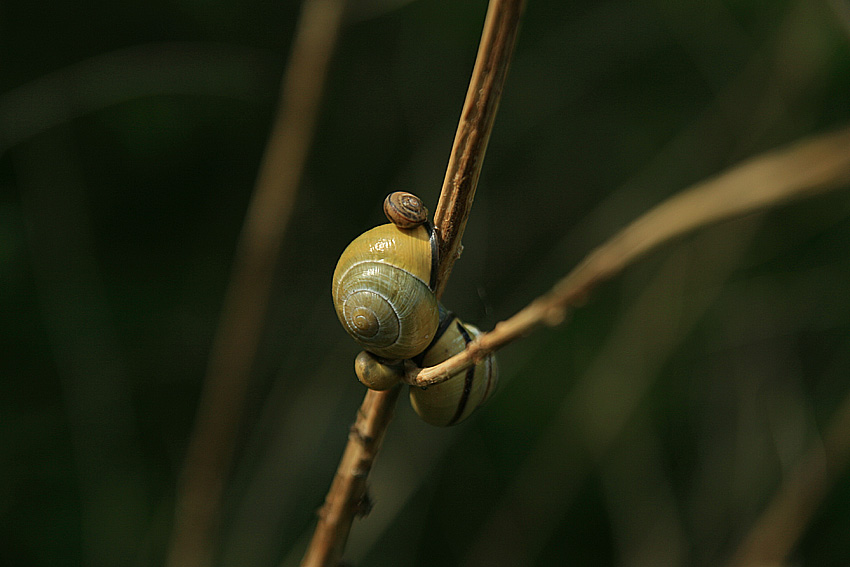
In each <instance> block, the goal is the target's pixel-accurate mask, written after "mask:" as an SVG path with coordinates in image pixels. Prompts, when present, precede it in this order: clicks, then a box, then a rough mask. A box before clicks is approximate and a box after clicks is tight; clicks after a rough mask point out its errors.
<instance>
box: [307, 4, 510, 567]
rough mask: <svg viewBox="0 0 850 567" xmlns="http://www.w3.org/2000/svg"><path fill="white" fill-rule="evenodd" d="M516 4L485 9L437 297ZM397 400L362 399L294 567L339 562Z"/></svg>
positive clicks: (455, 151) (449, 175)
mask: <svg viewBox="0 0 850 567" xmlns="http://www.w3.org/2000/svg"><path fill="white" fill-rule="evenodd" d="M522 5H523V1H522V0H491V2H490V5H489V7H488V9H487V16H486V19H485V22H484V31H483V33H482V36H481V42H480V44H479V47H478V56H477V58H476V60H475V67H474V69H473V72H472V79H471V80H470V84H469V88H468V90H467V94H466V100H465V102H464V106H463V111H462V113H461V119H460V124H459V125H458V130H457V134H456V136H455V141H454V145H453V146H452V151H451V154H450V157H449V166H448V171H447V172H446V180H445V182H444V183H443V188H442V191H441V193H440V201H439V203H438V204H437V210H436V212H435V215H434V225H435V227H436V228H437V230H438V231H439V233H440V235H441V236H442V241H441V250H440V253H441V255H440V264H439V267H438V276H437V278H438V279H437V291H436V293H437V297H438V298H439V297H440V296H441V295H442V293H443V290H444V289H445V285H446V281H447V280H448V276H449V274H450V273H451V270H452V266H453V265H454V262H455V260H457V256H458V254H457V250H458V249H459V247H460V240H461V237H462V235H463V229H464V227H465V226H466V219H467V218H468V217H469V211H470V209H471V207H472V200H473V197H474V196H475V186H476V185H477V183H478V176H479V173H480V171H481V164H482V162H483V161H484V153H485V151H486V149H487V141H488V139H489V137H490V132H491V131H492V126H493V120H494V119H495V116H496V110H497V109H498V106H499V98H500V97H501V93H502V87H503V85H504V81H505V77H506V73H507V68H508V63H509V62H510V58H511V55H512V53H513V47H514V43H515V39H516V34H517V29H518V27H519V18H520V14H521V12H522ZM398 394H399V387H396V388H393V389H392V390H390V391H386V392H374V391H369V392H367V393H366V397H365V399H364V400H363V404H362V405H361V407H360V412H359V413H358V417H357V422H356V423H355V425H354V428H353V430H352V431H353V433H352V435H350V436H349V439H348V444H347V446H346V448H345V452H344V453H343V457H342V460H341V461H340V465H339V468H338V469H337V472H336V476H335V477H334V480H333V483H332V484H331V488H330V490H329V491H328V495H327V496H326V498H325V504H324V505H323V506H322V509H321V510H320V512H319V521H318V523H317V525H316V530H315V531H314V533H313V538H312V540H311V541H310V545H309V547H308V548H307V552H306V554H305V555H304V558H303V560H302V562H301V565H302V567H331V566H333V567H335V566H336V565H337V564H338V563H339V560H340V558H341V557H342V552H343V551H344V548H345V542H346V539H347V538H348V533H349V530H350V529H351V523H352V520H353V518H354V515H355V513H356V512H357V507H358V504H359V503H361V502H363V501H364V498H365V496H366V479H367V476H368V474H369V471H370V470H371V466H372V462H373V461H374V458H375V455H376V454H377V452H378V450H379V449H380V446H381V440H382V439H383V436H384V432H385V431H386V428H387V426H388V425H389V421H390V416H391V414H392V407H393V405H394V404H395V401H396V399H397V398H398ZM363 427H367V429H365V430H364V429H363ZM364 431H365V432H366V433H368V436H367V437H366V438H365V439H368V443H367V442H364V437H363V433H364Z"/></svg>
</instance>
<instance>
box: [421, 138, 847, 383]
mask: <svg viewBox="0 0 850 567" xmlns="http://www.w3.org/2000/svg"><path fill="white" fill-rule="evenodd" d="M848 148H850V128H848V129H844V130H840V131H838V132H834V133H831V134H827V135H823V136H820V137H817V138H812V139H809V140H806V141H802V142H799V143H796V144H794V145H792V146H791V147H789V148H786V149H782V150H777V151H773V152H769V153H767V154H763V155H761V156H759V157H756V158H753V159H751V160H749V161H746V162H744V163H743V164H741V165H739V166H736V167H734V168H732V169H730V170H728V171H727V172H725V173H723V174H721V175H719V176H717V177H715V178H712V179H709V180H708V181H704V182H702V183H699V184H697V185H695V186H693V187H691V188H690V189H688V190H686V191H684V192H682V193H680V194H678V195H676V196H674V197H671V198H670V199H668V200H667V201H664V202H663V203H661V204H660V205H658V206H657V207H655V208H654V209H652V210H650V211H649V212H647V213H646V214H644V215H643V216H641V217H639V218H638V219H637V220H635V221H634V222H632V224H630V225H629V226H627V227H626V228H624V229H623V230H622V231H620V232H619V233H618V234H617V235H615V236H614V237H613V238H611V239H610V240H609V241H608V242H606V243H605V244H603V245H602V246H600V247H599V248H597V249H596V250H594V251H593V252H592V253H591V254H590V255H589V256H587V258H585V259H584V261H582V262H581V263H580V264H579V265H578V266H576V267H575V269H573V271H572V272H570V273H569V274H568V275H567V276H566V277H565V278H563V279H562V280H561V281H559V282H558V283H557V284H556V285H555V287H553V288H552V290H551V291H549V292H548V293H547V294H545V295H543V296H541V297H539V298H537V299H535V300H534V301H533V302H532V303H530V304H529V305H528V306H527V307H525V308H524V309H522V310H521V311H519V312H518V313H517V314H516V315H514V316H513V317H511V318H510V319H508V320H506V321H503V322H501V323H498V324H497V325H496V327H495V328H494V329H493V330H492V331H490V332H489V333H484V334H482V335H481V336H479V337H478V339H477V340H475V341H473V342H472V343H470V344H469V346H468V347H467V349H466V350H465V351H463V352H462V353H460V354H457V355H455V356H453V357H452V358H450V359H448V360H447V361H445V362H443V363H441V364H438V365H436V366H432V367H429V368H423V369H419V370H417V371H415V372H412V373H410V374H409V375H408V377H407V381H408V382H409V383H410V384H411V385H415V386H420V387H427V386H429V385H433V384H439V383H440V382H444V381H445V380H447V379H448V378H449V377H450V376H452V375H454V374H456V373H457V372H459V371H461V370H463V369H464V368H467V367H469V366H470V365H472V364H474V363H475V362H477V361H479V360H481V358H483V357H484V356H486V355H487V354H489V353H491V352H493V351H495V350H497V349H499V348H501V347H503V346H505V345H506V344H508V343H509V342H511V341H513V340H515V339H517V338H519V337H522V336H524V335H527V334H528V333H530V332H531V331H532V330H534V329H535V328H537V327H539V326H541V325H544V324H545V325H556V324H559V323H560V322H561V321H563V319H564V317H565V316H566V314H567V309H568V308H569V307H574V306H576V305H577V304H579V303H581V302H582V301H583V299H584V298H585V297H586V296H587V295H588V293H590V291H591V290H592V289H593V288H594V287H595V286H596V285H597V284H599V283H600V282H603V281H605V280H608V279H610V278H611V277H613V276H615V275H616V274H618V273H619V272H620V271H621V270H623V268H625V267H626V266H628V265H629V264H631V263H633V262H634V261H635V260H637V259H638V258H640V257H641V256H643V255H644V254H646V253H647V252H649V251H651V250H653V249H655V248H658V247H659V246H661V245H662V244H665V243H667V242H669V241H671V240H673V239H675V238H678V237H680V236H682V235H683V234H686V233H688V232H691V231H694V230H696V229H698V228H701V227H704V226H706V225H708V224H711V223H714V222H718V221H721V220H724V219H730V218H733V217H737V216H741V215H744V214H746V213H750V212H753V211H757V210H759V209H764V208H768V207H772V206H777V205H780V204H782V203H784V202H786V201H789V200H791V199H797V198H802V197H806V196H810V195H814V194H817V193H820V192H822V191H826V190H829V189H835V188H838V187H841V186H844V185H846V184H847V183H850V151H848Z"/></svg>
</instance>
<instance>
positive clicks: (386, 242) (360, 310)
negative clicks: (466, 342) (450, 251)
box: [333, 223, 440, 359]
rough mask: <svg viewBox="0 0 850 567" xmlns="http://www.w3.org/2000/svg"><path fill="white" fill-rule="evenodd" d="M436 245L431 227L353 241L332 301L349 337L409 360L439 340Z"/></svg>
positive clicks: (383, 230) (386, 230)
mask: <svg viewBox="0 0 850 567" xmlns="http://www.w3.org/2000/svg"><path fill="white" fill-rule="evenodd" d="M436 266H437V241H436V236H435V235H434V232H433V229H432V228H431V226H430V225H429V224H427V223H426V224H424V225H420V226H417V227H415V228H412V229H401V228H399V227H397V226H396V225H393V224H385V225H381V226H378V227H375V228H373V229H372V230H369V231H366V232H364V233H363V234H361V235H360V236H359V237H357V238H356V239H354V241H352V242H351V244H349V245H348V247H347V248H346V249H345V251H344V252H343V253H342V256H340V259H339V262H338V263H337V266H336V270H335V271H334V277H333V300H334V307H335V308H336V313H337V316H338V317H339V320H340V322H342V324H343V326H344V327H345V329H346V330H347V331H348V333H349V334H350V335H351V336H352V337H353V338H354V340H355V341H357V342H358V343H360V345H361V346H362V347H363V348H364V349H366V350H367V351H369V352H371V353H372V354H375V355H377V356H380V357H383V358H387V359H401V358H410V357H412V356H414V355H416V354H419V353H420V352H422V351H423V350H424V349H425V347H427V346H428V345H429V344H430V343H431V341H432V340H433V338H434V333H435V332H436V330H437V326H438V325H439V317H440V316H439V309H438V307H437V299H436V297H435V296H434V292H433V287H434V284H435V281H434V278H435V277H436Z"/></svg>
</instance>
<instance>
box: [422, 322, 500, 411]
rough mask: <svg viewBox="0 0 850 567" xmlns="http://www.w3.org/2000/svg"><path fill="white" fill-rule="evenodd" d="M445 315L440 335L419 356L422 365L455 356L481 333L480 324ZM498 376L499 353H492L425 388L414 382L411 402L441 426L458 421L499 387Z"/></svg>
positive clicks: (437, 362) (430, 364)
mask: <svg viewBox="0 0 850 567" xmlns="http://www.w3.org/2000/svg"><path fill="white" fill-rule="evenodd" d="M441 315H443V317H442V320H441V322H440V328H439V329H438V331H437V339H436V340H435V341H434V343H433V344H432V345H431V346H430V347H428V349H427V350H426V351H425V352H424V353H423V354H422V356H421V357H417V359H416V361H417V363H419V365H420V366H423V367H424V366H433V365H435V364H439V363H440V362H443V361H444V360H447V359H449V358H451V357H452V356H454V355H455V354H457V353H459V352H461V351H462V350H464V349H465V348H466V345H467V343H469V342H471V341H472V340H473V339H475V337H477V336H478V335H480V334H481V331H479V330H478V328H477V327H475V326H473V325H465V324H464V323H462V322H461V321H460V320H459V319H458V318H457V317H456V316H455V315H454V314H451V313H442V314H441ZM420 358H421V360H420ZM498 377H499V370H498V367H497V366H496V357H495V355H493V354H490V355H488V356H487V357H485V358H484V359H483V360H482V361H481V362H479V363H478V364H476V365H475V366H471V367H470V368H467V369H466V370H461V371H460V372H459V373H458V374H456V375H454V376H452V377H451V378H449V379H448V380H447V381H445V382H442V383H440V384H436V385H434V386H429V387H428V388H427V389H424V390H423V389H422V388H416V387H413V386H411V388H410V403H411V405H412V406H413V409H414V410H415V411H416V413H417V414H419V417H421V418H422V419H423V420H425V421H426V422H428V423H430V424H432V425H441V426H446V425H454V424H456V423H459V422H461V421H463V420H464V419H466V418H467V417H469V415H470V414H471V413H472V412H473V411H474V410H475V409H476V408H477V407H478V406H480V405H482V404H483V403H484V402H486V401H487V399H488V398H489V397H490V395H491V394H492V393H493V390H495V388H496V383H497V381H498Z"/></svg>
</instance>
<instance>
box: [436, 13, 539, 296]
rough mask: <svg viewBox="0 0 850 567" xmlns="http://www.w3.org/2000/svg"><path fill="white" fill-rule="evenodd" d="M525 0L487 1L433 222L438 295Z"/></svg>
mask: <svg viewBox="0 0 850 567" xmlns="http://www.w3.org/2000/svg"><path fill="white" fill-rule="evenodd" d="M524 5H525V2H524V1H523V0H491V2H490V6H489V8H488V9H487V17H486V19H485V21H484V32H483V34H482V36H481V44H480V46H479V48H478V56H477V58H476V60H475V68H474V69H473V72H472V78H471V79H470V81H469V89H468V90H467V92H466V100H465V101H464V103H463V110H462V112H461V115H460V122H459V124H458V128H457V133H456V134H455V139H454V144H453V145H452V152H451V154H450V157H449V165H448V168H447V169H446V177H445V179H444V180H443V188H442V191H441V192H440V201H439V202H438V203H437V209H436V210H435V211H434V225H435V226H436V227H437V228H438V230H439V234H440V266H439V268H438V272H437V297H438V298H439V297H441V296H442V295H443V290H445V288H446V283H447V282H448V279H449V274H450V273H451V271H452V266H453V265H454V263H455V260H457V258H458V256H459V255H460V250H461V237H462V236H463V230H464V228H466V220H467V218H468V217H469V211H470V210H471V208H472V200H473V199H474V198H475V188H476V187H477V186H478V177H479V175H480V173H481V165H482V164H483V162H484V153H485V152H486V151H487V142H488V141H489V140H490V133H491V132H492V130H493V121H494V120H495V118H496V111H497V110H498V109H499V100H500V99H501V98H502V88H503V87H504V84H505V77H506V76H507V72H508V65H509V64H510V61H511V54H512V53H513V48H514V44H515V43H516V35H517V31H518V30H519V20H520V17H521V16H522V10H523V8H524Z"/></svg>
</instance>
